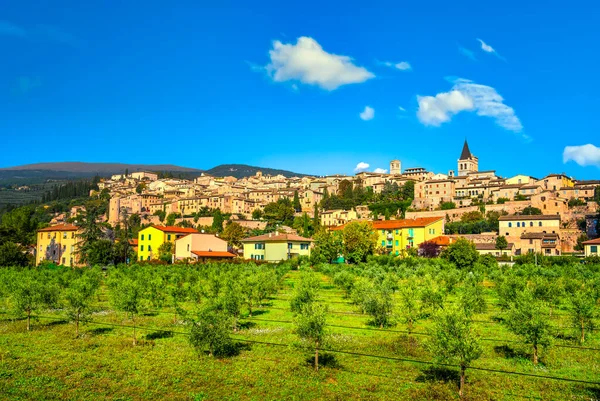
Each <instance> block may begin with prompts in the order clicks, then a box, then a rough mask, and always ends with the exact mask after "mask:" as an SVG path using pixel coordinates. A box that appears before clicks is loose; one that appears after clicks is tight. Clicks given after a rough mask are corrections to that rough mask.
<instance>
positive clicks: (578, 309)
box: [569, 288, 598, 344]
mask: <svg viewBox="0 0 600 401" xmlns="http://www.w3.org/2000/svg"><path fill="white" fill-rule="evenodd" d="M569 301H570V302H569V304H570V305H569V315H570V316H571V322H572V324H573V327H574V328H575V329H576V330H578V331H579V343H580V344H583V343H584V342H585V333H586V331H592V330H594V327H595V325H594V319H595V318H596V317H597V315H598V311H597V306H596V294H595V293H594V292H593V291H591V290H588V289H586V288H578V289H577V290H576V291H575V293H574V294H573V295H571V297H570V299H569Z"/></svg>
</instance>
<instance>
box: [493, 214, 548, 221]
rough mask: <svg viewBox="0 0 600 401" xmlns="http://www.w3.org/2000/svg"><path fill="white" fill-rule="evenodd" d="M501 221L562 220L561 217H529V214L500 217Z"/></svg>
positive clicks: (546, 215) (544, 215)
mask: <svg viewBox="0 0 600 401" xmlns="http://www.w3.org/2000/svg"><path fill="white" fill-rule="evenodd" d="M498 220H499V221H521V220H560V216H559V215H549V214H543V215H528V214H511V215H508V216H500V217H499V218H498Z"/></svg>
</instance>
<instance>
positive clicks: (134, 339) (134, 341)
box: [131, 315, 137, 346]
mask: <svg viewBox="0 0 600 401" xmlns="http://www.w3.org/2000/svg"><path fill="white" fill-rule="evenodd" d="M131 320H132V321H133V345H134V346H135V345H137V339H136V338H135V317H134V316H133V315H131Z"/></svg>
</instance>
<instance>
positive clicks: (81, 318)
mask: <svg viewBox="0 0 600 401" xmlns="http://www.w3.org/2000/svg"><path fill="white" fill-rule="evenodd" d="M98 284H99V282H98V281H97V280H96V279H95V278H94V277H92V276H91V275H90V274H83V275H81V277H79V278H77V279H75V280H73V281H72V282H71V283H70V284H69V286H68V287H67V288H66V289H65V295H64V298H65V309H66V311H67V316H68V317H69V319H70V320H71V321H72V322H75V335H76V336H79V323H80V322H84V323H85V322H87V321H88V320H89V317H90V314H91V310H92V308H91V305H92V299H93V298H94V294H95V293H96V290H97V289H98Z"/></svg>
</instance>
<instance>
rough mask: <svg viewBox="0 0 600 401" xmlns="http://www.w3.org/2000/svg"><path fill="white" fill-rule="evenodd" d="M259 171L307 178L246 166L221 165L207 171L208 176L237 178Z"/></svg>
mask: <svg viewBox="0 0 600 401" xmlns="http://www.w3.org/2000/svg"><path fill="white" fill-rule="evenodd" d="M257 171H262V173H263V175H280V174H281V175H283V176H285V177H288V178H289V177H306V174H299V173H293V172H291V171H287V170H278V169H275V168H265V167H255V166H248V165H246V164H221V165H218V166H216V167H213V168H211V169H210V170H205V171H204V172H205V173H206V174H210V175H212V176H215V177H226V176H232V177H235V178H244V177H251V176H253V175H256V172H257Z"/></svg>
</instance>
